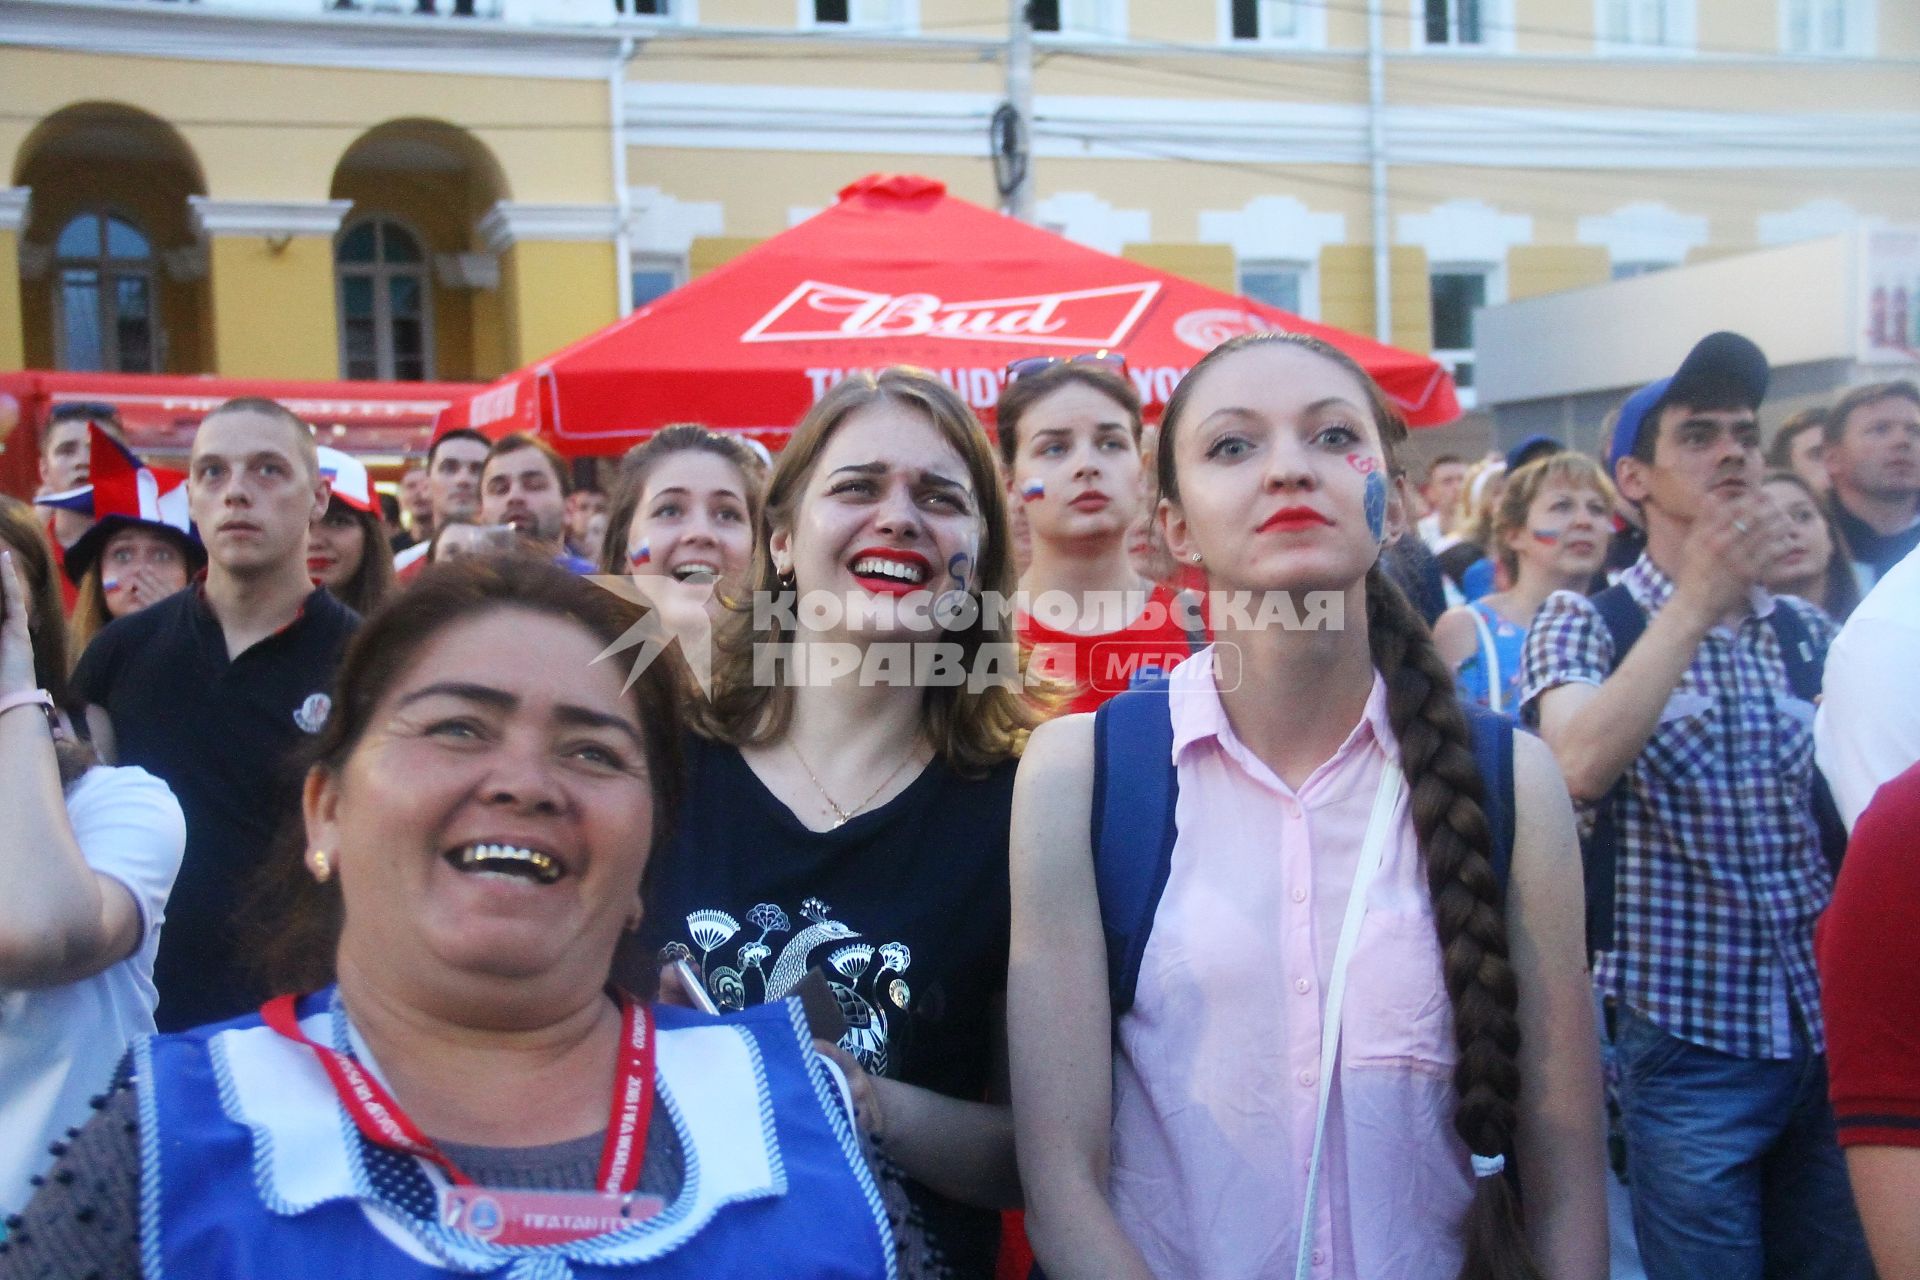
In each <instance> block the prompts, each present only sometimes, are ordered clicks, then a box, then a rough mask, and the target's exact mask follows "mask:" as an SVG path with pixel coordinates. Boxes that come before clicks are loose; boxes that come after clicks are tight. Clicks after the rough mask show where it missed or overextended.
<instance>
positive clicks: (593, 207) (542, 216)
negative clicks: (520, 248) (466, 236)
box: [474, 200, 620, 253]
mask: <svg viewBox="0 0 1920 1280" xmlns="http://www.w3.org/2000/svg"><path fill="white" fill-rule="evenodd" d="M619 225H620V211H619V210H618V209H616V208H615V207H614V206H613V205H610V204H519V203H515V202H511V201H507V200H502V201H501V202H500V203H498V204H496V205H494V206H493V208H491V209H489V210H487V212H486V213H485V214H483V215H482V216H481V218H480V221H479V222H478V223H476V224H475V227H474V229H475V230H476V231H478V232H479V233H480V239H481V242H482V243H484V244H485V245H486V246H487V248H488V249H489V250H491V251H492V252H494V253H505V252H506V251H507V250H508V249H511V248H512V247H513V246H514V245H516V244H519V243H521V242H522V241H525V240H574V241H581V240H585V241H601V240H607V241H611V240H612V239H613V234H614V232H615V231H616V230H617V229H618V228H619Z"/></svg>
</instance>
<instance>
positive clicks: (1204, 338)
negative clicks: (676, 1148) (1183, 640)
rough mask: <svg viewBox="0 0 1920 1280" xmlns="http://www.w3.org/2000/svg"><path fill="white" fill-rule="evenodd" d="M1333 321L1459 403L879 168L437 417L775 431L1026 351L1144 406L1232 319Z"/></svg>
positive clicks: (1226, 330) (978, 383)
mask: <svg viewBox="0 0 1920 1280" xmlns="http://www.w3.org/2000/svg"><path fill="white" fill-rule="evenodd" d="M1266 329H1287V330H1292V331H1295V332H1299V333H1310V334H1314V335H1316V336H1318V337H1322V338H1325V339H1327V340H1328V341H1329V342H1332V343H1333V344H1334V345H1335V346H1338V347H1340V348H1341V349H1342V350H1344V351H1347V352H1348V353H1349V354H1351V355H1352V356H1354V358H1356V359H1357V360H1359V362H1360V363H1361V364H1362V365H1364V366H1365V367H1366V369H1367V370H1368V372H1370V373H1371V374H1372V375H1373V377H1374V379H1375V380H1376V381H1377V382H1379V384H1380V385H1381V387H1382V388H1383V389H1384V390H1385V391H1386V392H1387V394H1388V395H1389V396H1391V397H1392V398H1393V399H1394V400H1395V401H1396V402H1397V403H1398V404H1399V405H1400V407H1401V409H1402V411H1403V412H1404V413H1405V414H1406V416H1407V419H1408V421H1410V422H1411V423H1413V424H1414V425H1415V426H1431V425H1436V424H1439V423H1443V422H1450V421H1452V420H1453V419H1454V418H1456V417H1458V416H1459V413H1460V410H1459V406H1458V404H1457V403H1456V402H1455V400H1454V389H1453V380H1452V378H1451V377H1449V376H1448V374H1447V372H1446V370H1445V369H1443V368H1442V367H1441V366H1440V365H1438V364H1436V363H1435V362H1434V361H1432V360H1429V359H1428V358H1426V357H1425V356H1419V355H1414V354H1411V353H1409V352H1405V351H1399V350H1396V349H1394V348H1392V347H1388V346H1384V345H1382V344H1380V343H1378V342H1374V341H1372V340H1371V339H1368V338H1363V337H1359V336H1356V335H1354V334H1350V333H1344V332H1341V331H1340V330H1337V329H1330V328H1327V327H1326V326H1324V325H1318V324H1314V323H1313V322H1312V321H1309V320H1302V319H1301V318H1299V317H1298V316H1293V315H1289V314H1287V313H1286V312H1284V311H1279V310H1276V309H1275V308H1272V307H1268V306H1264V305H1262V304H1260V303H1257V302H1252V301H1249V300H1248V299H1245V298H1238V297H1235V296H1233V295H1232V294H1227V293H1221V292H1219V291H1218V290H1215V289H1209V288H1207V287H1206V286H1204V285H1200V284H1195V283H1194V282H1193V281H1191V280H1183V279H1181V278H1180V277H1178V276H1173V275H1168V274H1167V273H1165V272H1163V271H1155V270H1154V269H1152V268H1151V267H1143V266H1140V265H1139V264H1137V263H1133V262H1128V261H1127V260H1125V259H1123V258H1116V257H1113V256H1111V255H1109V254H1105V253H1100V252H1098V251H1097V250H1093V249H1088V248H1086V247H1084V246H1082V245H1078V244H1075V243H1073V242H1072V241H1070V240H1067V239H1065V238H1063V237H1061V236H1057V235H1055V234H1053V233H1052V232H1050V231H1044V230H1041V229H1040V228H1038V227H1033V226H1029V225H1027V224H1025V223H1022V222H1017V221H1015V220H1013V219H1011V218H1006V217H1002V216H1001V215H999V214H997V213H994V212H992V211H990V210H987V209H983V208H981V207H979V206H978V205H973V204H968V203H967V202H966V201H964V200H958V199H955V198H954V197H952V196H949V195H948V194H947V193H946V187H945V186H943V185H942V184H941V183H939V182H936V181H934V180H933V179H931V178H922V177H915V176H910V175H892V176H889V175H879V174H876V175H873V176H870V177H867V178H863V179H861V180H860V181H858V182H856V183H854V184H853V185H852V186H849V187H847V188H846V189H845V190H843V191H842V192H841V193H840V202H839V203H838V204H836V205H834V206H833V207H832V208H830V209H828V210H826V211H825V212H823V213H821V214H819V215H817V216H815V217H813V218H809V219H808V220H807V221H805V222H803V223H801V224H800V225H799V226H797V227H794V228H793V229H792V230H790V231H787V232H785V233H784V234H781V235H778V236H775V237H773V238H772V239H771V240H768V241H767V242H765V243H764V244H761V245H759V246H758V247H756V248H754V249H752V250H750V251H749V252H747V253H744V254H742V255H741V256H740V257H738V258H736V259H734V260H733V261H732V262H729V263H728V264H727V265H726V266H724V267H721V268H720V269H719V270H717V271H714V272H712V273H711V274H709V275H706V276H703V277H701V278H700V279H699V280H696V281H694V282H693V283H691V284H689V285H687V286H686V287H684V288H681V289H676V290H674V291H673V292H672V293H669V294H667V295H666V296H664V297H662V298H660V299H659V300H658V301H656V302H654V303H652V304H651V305H649V306H646V307H643V308H642V309H640V310H638V311H636V312H634V313H633V314H632V315H630V316H628V317H627V318H626V319H624V320H622V321H620V322H618V323H616V324H613V325H610V326H609V327H607V328H605V329H602V330H601V331H600V332H598V333H595V334H592V335H590V336H588V337H586V338H582V339H581V340H580V341H578V342H576V343H574V344H573V345H572V346H569V347H566V348H564V349H562V350H561V351H558V352H556V353H554V354H553V355H551V356H549V357H547V358H546V359H544V360H541V361H539V362H537V363H536V364H534V365H532V366H531V367H529V368H526V369H522V370H520V371H518V372H516V373H512V374H509V375H507V376H506V377H504V378H502V379H500V380H499V381H498V382H495V383H494V384H493V385H492V386H490V387H488V388H487V389H486V390H484V391H482V392H480V393H479V394H478V395H476V396H474V397H473V398H472V399H470V400H468V401H466V402H465V403H463V404H455V405H453V406H451V407H450V408H449V409H448V410H447V412H445V413H443V414H442V415H441V416H440V420H439V423H438V424H437V426H436V432H440V431H448V430H452V429H454V428H456V427H466V426H472V427H478V428H480V429H482V430H484V431H486V432H487V433H488V434H489V435H494V436H498V435H502V434H505V433H506V432H508V431H536V432H538V433H539V434H541V435H543V436H544V437H546V438H547V439H548V440H549V441H551V442H552V443H553V444H554V445H556V446H557V447H558V448H559V449H560V450H561V451H562V452H564V453H568V454H571V455H575V456H582V455H592V454H608V453H617V452H620V451H621V450H623V449H625V448H626V447H627V446H629V445H631V444H634V443H636V442H637V441H639V440H641V439H643V438H645V437H646V436H647V435H648V434H650V433H651V432H653V431H655V430H657V429H658V428H660V427H662V426H665V425H666V424H668V423H671V422H703V423H706V424H707V425H709V426H714V427H727V428H734V429H742V430H747V431H751V432H754V433H756V434H761V435H764V436H766V437H768V439H769V442H770V443H772V442H776V441H777V440H778V439H780V438H781V437H784V435H785V433H786V431H787V430H788V429H789V428H790V427H791V426H792V424H793V423H794V422H795V421H797V420H798V419H799V418H800V416H801V415H802V414H804V413H805V412H806V410H807V408H808V406H809V405H811V404H812V403H813V402H814V400H816V399H818V398H819V396H820V395H821V393H823V392H824V391H825V390H826V389H827V388H828V387H830V386H831V385H833V383H834V382H836V381H838V380H839V379H840V378H841V377H843V376H845V375H846V374H847V373H848V372H850V371H854V370H859V369H871V368H879V367H882V366H885V365H890V364H914V365H920V366H922V367H924V368H928V369H933V370H936V371H937V372H938V373H939V374H940V376H941V377H942V378H944V379H945V380H946V381H947V382H948V383H949V384H950V385H951V386H953V387H954V388H955V389H956V390H958V391H959V392H960V393H961V394H962V395H963V396H964V397H965V398H966V399H967V401H968V403H970V404H971V405H972V406H973V407H974V408H975V409H976V410H978V411H981V412H982V413H983V414H987V413H990V411H991V410H992V408H993V405H994V402H995V401H996V400H997V399H998V398H999V395H1000V388H1001V384H1002V382H1003V380H1004V376H1005V375H1004V370H1005V368H1006V364H1007V362H1008V361H1010V360H1016V359H1019V358H1021V357H1024V356H1033V355H1045V354H1058V355H1062V356H1070V355H1074V354H1076V353H1081V352H1088V351H1094V350H1097V349H1100V348H1110V349H1113V350H1116V351H1120V352H1122V353H1124V354H1125V356H1126V358H1127V365H1128V372H1129V374H1130V375H1131V376H1132V378H1133V380H1134V383H1135V385H1136V386H1137V387H1138V388H1139V389H1140V393H1141V395H1140V398H1141V400H1142V401H1144V402H1145V403H1146V405H1147V409H1148V415H1149V416H1150V417H1152V416H1157V414H1158V411H1159V409H1160V407H1161V406H1163V405H1164V404H1165V403H1166V399H1167V396H1168V395H1169V394H1171V392H1172V390H1173V387H1174V384H1175V383H1176V382H1178V381H1179V378H1180V375H1181V374H1182V373H1184V372H1185V371H1186V370H1187V369H1188V368H1190V367H1191V366H1192V365H1193V363H1194V361H1196V360H1198V359H1199V358H1200V356H1201V355H1202V354H1204V353H1205V352H1207V351H1208V350H1211V349H1212V348H1213V347H1214V346H1215V345H1216V344H1218V343H1219V342H1221V341H1222V340H1224V339H1226V338H1228V337H1231V336H1232V335H1234V334H1237V333H1246V332H1250V331H1259V330H1266Z"/></svg>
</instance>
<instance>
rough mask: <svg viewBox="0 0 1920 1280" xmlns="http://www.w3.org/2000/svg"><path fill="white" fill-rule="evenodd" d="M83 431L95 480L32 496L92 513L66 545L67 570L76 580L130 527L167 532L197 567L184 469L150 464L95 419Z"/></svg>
mask: <svg viewBox="0 0 1920 1280" xmlns="http://www.w3.org/2000/svg"><path fill="white" fill-rule="evenodd" d="M87 434H88V437H89V443H90V450H91V456H90V458H89V463H90V465H89V472H90V474H91V476H92V479H93V483H91V484H85V485H81V486H80V487H79V488H76V489H69V490H67V491H65V492H64V493H50V494H45V495H43V496H41V497H39V498H36V499H35V500H34V501H35V502H36V503H37V504H38V505H40V506H45V507H59V508H61V509H63V510H67V511H78V512H80V513H82V514H84V515H91V516H92V517H93V527H92V528H91V529H89V530H87V531H86V532H85V533H84V534H82V535H80V539H79V541H77V542H75V543H74V544H73V545H72V546H70V547H68V548H67V554H66V570H67V576H68V577H69V578H71V579H73V580H74V581H75V582H76V583H77V582H79V581H80V579H82V578H84V577H85V576H86V574H87V570H88V569H90V568H92V567H93V562H94V561H95V560H97V559H99V558H100V553H101V551H103V550H104V549H105V548H106V545H107V540H108V539H109V538H111V537H113V535H114V534H116V533H118V532H119V531H120V530H122V529H125V528H128V527H144V528H148V529H152V530H156V531H159V532H163V533H166V534H171V535H172V536H173V537H174V538H175V539H177V540H178V541H179V543H180V545H181V549H182V551H183V552H184V553H185V554H186V556H187V558H188V560H189V561H191V562H194V564H195V567H198V565H199V564H204V563H205V562H206V558H207V553H206V551H205V550H204V549H203V548H202V547H201V545H200V539H199V535H198V534H197V533H196V532H195V530H194V527H193V520H192V517H190V516H189V515H188V514H187V474H186V472H184V471H174V470H172V469H170V468H168V467H150V466H148V465H147V464H146V463H144V462H142V461H140V459H139V458H138V457H136V456H135V455H134V453H133V451H132V450H131V449H129V448H127V446H125V445H123V444H121V443H120V442H119V441H118V440H115V439H114V438H113V437H112V436H110V435H108V434H107V433H106V432H104V431H102V430H101V429H100V427H99V426H98V424H95V423H88V424H87Z"/></svg>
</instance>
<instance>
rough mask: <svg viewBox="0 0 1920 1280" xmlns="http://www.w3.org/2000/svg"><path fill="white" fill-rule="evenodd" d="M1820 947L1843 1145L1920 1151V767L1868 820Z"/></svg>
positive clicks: (1858, 829)
mask: <svg viewBox="0 0 1920 1280" xmlns="http://www.w3.org/2000/svg"><path fill="white" fill-rule="evenodd" d="M1816 946H1817V950H1818V955H1819V960H1820V991H1821V998H1822V1000H1823V1002H1824V1004H1825V1008H1826V1015H1827V1074H1828V1088H1829V1090H1830V1091H1831V1093H1832V1096H1833V1111H1834V1122H1835V1124H1836V1125H1837V1126H1838V1128H1839V1138H1840V1145H1841V1146H1843V1147H1846V1146H1876V1147H1920V764H1917V765H1915V766H1914V767H1912V768H1910V769H1908V770H1907V771H1906V772H1905V773H1903V774H1901V775H1900V776H1899V777H1897V778H1895V779H1894V780H1893V781H1891V782H1889V783H1887V784H1886V785H1884V786H1882V787H1881V788H1880V790H1879V792H1878V793H1877V794H1876V795H1875V796H1874V799H1873V803H1872V804H1870V805H1868V806H1867V809H1866V812H1864V813H1862V814H1861V815H1860V821H1859V823H1858V824H1857V825H1856V826H1855V827H1854V829H1853V839H1852V840H1851V841H1849V842H1848V844H1847V860H1846V863H1845V864H1844V865H1843V866H1842V868H1841V871H1840V880H1839V883H1838V884H1836V885H1835V886H1834V890H1833V904H1832V905H1831V906H1829V907H1828V908H1827V914H1826V916H1825V918H1824V919H1822V920H1821V922H1820V931H1819V934H1818V938H1817V943H1816Z"/></svg>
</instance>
